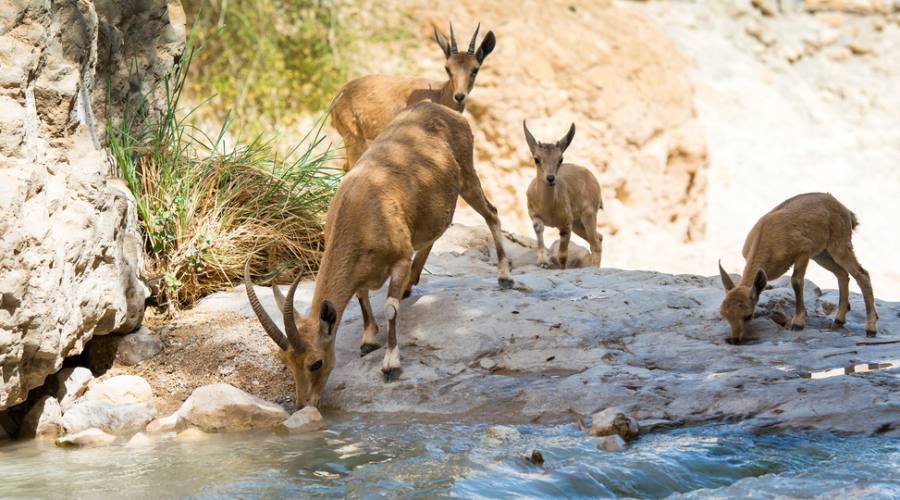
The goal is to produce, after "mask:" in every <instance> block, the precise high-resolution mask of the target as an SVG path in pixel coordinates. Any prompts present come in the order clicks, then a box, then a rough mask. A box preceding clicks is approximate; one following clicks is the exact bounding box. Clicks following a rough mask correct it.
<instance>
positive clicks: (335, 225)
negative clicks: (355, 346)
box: [244, 102, 512, 407]
mask: <svg viewBox="0 0 900 500" xmlns="http://www.w3.org/2000/svg"><path fill="white" fill-rule="evenodd" d="M458 196H462V197H463V199H464V200H466V202H467V203H468V204H469V205H471V206H472V208H474V209H475V210H476V211H477V212H478V213H479V214H481V216H482V217H484V219H485V221H486V222H487V225H488V227H489V228H490V230H491V235H492V236H493V239H494V245H495V246H496V250H497V258H498V281H499V283H500V286H501V287H503V288H508V287H510V286H512V280H511V279H510V278H509V271H510V264H509V259H507V257H506V254H505V252H504V249H503V244H502V235H501V233H500V221H499V219H498V218H497V210H496V209H495V208H494V207H493V205H491V204H490V203H489V202H488V201H487V199H486V198H485V196H484V192H483V191H482V189H481V182H480V181H479V180H478V175H476V173H475V169H474V167H473V164H472V131H471V129H470V128H469V123H468V122H467V121H466V119H465V118H463V116H462V115H460V114H459V113H456V112H454V111H451V110H450V109H448V108H446V107H444V106H440V105H437V104H434V103H429V102H423V103H419V104H416V105H414V106H412V107H410V108H409V109H407V110H405V111H403V112H402V113H401V114H400V115H398V116H397V118H396V119H395V120H394V121H393V122H391V124H390V125H389V126H388V128H386V129H385V130H384V132H383V133H382V134H381V135H380V136H379V137H378V139H377V140H376V141H375V142H374V143H372V147H371V148H369V150H368V151H367V152H366V153H365V154H364V155H363V156H362V157H361V158H360V160H359V164H358V165H357V166H356V168H354V169H353V170H351V171H350V173H349V174H347V175H346V176H345V177H344V179H343V180H342V181H341V185H340V187H338V190H337V193H336V194H335V197H334V200H333V201H332V202H331V207H330V208H329V210H328V218H327V221H326V223H325V255H324V256H323V257H322V262H321V265H320V267H319V275H318V277H317V279H316V288H315V292H314V294H313V299H312V306H311V308H310V312H309V316H307V317H305V318H300V319H296V320H295V317H296V316H299V314H298V313H296V312H295V311H294V308H293V299H294V291H295V290H296V288H297V284H298V283H299V281H300V277H299V276H298V277H297V279H296V280H294V283H293V284H292V285H291V287H290V289H289V290H288V293H287V298H286V299H282V298H281V297H280V294H279V293H277V288H274V290H275V292H276V295H275V298H276V301H277V302H278V303H279V305H280V307H281V309H282V315H283V316H284V324H285V332H284V333H282V332H281V331H280V330H279V329H278V327H277V326H276V325H275V322H274V321H272V319H271V318H270V317H269V316H268V315H267V314H266V312H265V310H264V309H263V308H262V306H261V305H260V303H259V299H258V298H257V297H256V294H255V293H254V292H253V287H252V286H251V284H250V277H249V276H248V275H247V274H248V272H247V270H246V269H245V276H244V279H245V283H246V286H247V296H248V298H249V299H250V304H251V305H252V306H253V311H254V312H255V313H256V315H257V317H258V318H259V321H260V322H261V323H262V326H263V328H264V329H265V331H266V333H268V334H269V336H271V337H272V339H273V340H274V341H275V343H277V344H278V346H279V347H281V349H282V350H283V351H284V359H285V363H286V364H287V366H288V367H289V368H290V370H291V372H293V375H294V381H295V383H296V390H297V405H298V406H300V407H302V406H304V405H313V406H315V405H317V404H318V402H319V397H320V395H321V394H322V390H323V388H324V387H325V382H326V380H327V379H328V375H329V374H330V373H331V370H332V368H334V359H335V357H334V339H335V334H336V332H337V328H338V324H339V323H340V321H341V316H342V315H343V313H344V308H345V307H346V306H347V302H348V301H349V300H350V298H351V297H353V295H354V294H356V296H357V298H358V299H359V305H360V308H361V309H362V316H363V324H364V327H363V328H364V329H363V336H362V345H361V346H360V350H361V352H362V354H363V355H366V354H367V353H369V352H371V351H373V350H374V349H377V348H378V347H379V346H378V345H377V344H376V340H375V336H376V334H377V333H378V326H377V325H376V323H375V319H374V317H373V314H372V306H371V305H370V304H369V290H377V289H378V288H380V287H381V286H382V285H383V284H384V282H385V280H387V279H388V278H390V286H389V288H388V298H387V301H386V302H385V306H384V315H385V319H386V321H387V325H388V335H387V349H386V350H385V353H384V362H383V364H382V367H381V371H382V372H383V373H384V376H385V379H386V380H387V381H390V380H391V379H392V378H393V377H394V376H395V375H397V374H399V371H400V350H399V347H398V345H397V322H398V320H399V315H400V299H401V298H402V297H403V295H404V293H405V292H407V291H408V290H409V289H410V288H411V287H412V286H413V285H414V284H415V283H417V282H418V280H419V275H420V274H421V272H422V267H423V266H424V265H425V259H426V258H427V257H428V253H429V251H430V250H431V245H432V244H433V243H434V241H435V240H437V239H438V238H439V237H440V236H441V235H442V234H443V233H444V231H445V230H446V229H447V227H448V226H449V225H450V222H451V220H452V219H453V212H454V210H455V209H456V199H457V197H458ZM413 253H415V259H413Z"/></svg>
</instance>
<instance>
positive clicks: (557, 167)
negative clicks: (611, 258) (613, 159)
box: [522, 122, 603, 269]
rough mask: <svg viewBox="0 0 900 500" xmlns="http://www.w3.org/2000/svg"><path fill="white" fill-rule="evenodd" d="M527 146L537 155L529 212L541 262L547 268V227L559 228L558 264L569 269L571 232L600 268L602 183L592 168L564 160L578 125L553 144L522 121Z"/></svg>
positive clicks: (601, 249) (548, 261) (592, 261)
mask: <svg viewBox="0 0 900 500" xmlns="http://www.w3.org/2000/svg"><path fill="white" fill-rule="evenodd" d="M522 128H523V129H524V130H525V140H526V141H527V142H528V149H530V150H531V155H532V156H533V157H534V165H535V167H536V168H537V177H535V179H534V180H533V181H531V184H530V185H529V186H528V192H527V196H528V215H529V216H530V217H531V221H532V223H533V224H534V233H535V234H536V235H537V245H538V249H537V252H538V256H537V258H538V265H539V266H542V267H548V266H549V265H550V259H549V257H548V255H547V248H546V247H545V246H544V226H550V227H556V228H559V267H560V268H561V269H565V268H566V262H567V260H568V251H569V238H570V237H571V236H572V231H573V230H574V231H575V234H577V235H578V236H581V237H582V238H584V239H585V240H586V241H587V242H588V244H590V246H591V264H592V265H593V266H594V267H596V268H598V269H599V268H600V257H601V256H602V254H603V235H601V234H600V233H599V232H597V212H598V211H599V210H600V209H602V208H603V199H602V198H601V197H600V183H598V182H597V179H596V178H595V177H594V174H592V173H591V171H590V170H588V169H586V168H584V167H580V166H578V165H573V164H571V163H563V162H562V161H563V153H565V151H566V148H568V147H569V144H571V143H572V139H573V138H574V137H575V124H574V123H573V124H572V127H571V128H570V129H569V132H568V133H567V134H566V136H565V137H563V138H562V139H560V140H559V141H557V142H555V143H552V144H544V143H540V142H537V141H535V139H534V136H532V135H531V132H529V131H528V126H527V125H526V124H525V122H522Z"/></svg>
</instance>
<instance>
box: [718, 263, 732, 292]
mask: <svg viewBox="0 0 900 500" xmlns="http://www.w3.org/2000/svg"><path fill="white" fill-rule="evenodd" d="M719 276H721V277H722V286H723V287H725V291H726V292H727V291H730V290H731V289H732V288H734V281H731V276H728V273H726V272H725V269H723V268H722V261H721V260H720V261H719Z"/></svg>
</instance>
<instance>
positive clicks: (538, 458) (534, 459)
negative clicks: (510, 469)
mask: <svg viewBox="0 0 900 500" xmlns="http://www.w3.org/2000/svg"><path fill="white" fill-rule="evenodd" d="M528 461H529V462H531V463H533V464H534V465H540V466H543V465H544V455H543V454H542V453H541V452H540V451H538V450H531V456H530V457H528Z"/></svg>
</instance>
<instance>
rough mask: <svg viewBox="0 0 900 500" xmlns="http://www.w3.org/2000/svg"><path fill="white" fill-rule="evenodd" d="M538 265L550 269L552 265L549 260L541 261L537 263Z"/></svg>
mask: <svg viewBox="0 0 900 500" xmlns="http://www.w3.org/2000/svg"><path fill="white" fill-rule="evenodd" d="M538 265H539V266H541V267H542V268H543V269H550V268H551V267H553V266H552V265H550V263H549V262H543V263H541V264H538Z"/></svg>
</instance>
